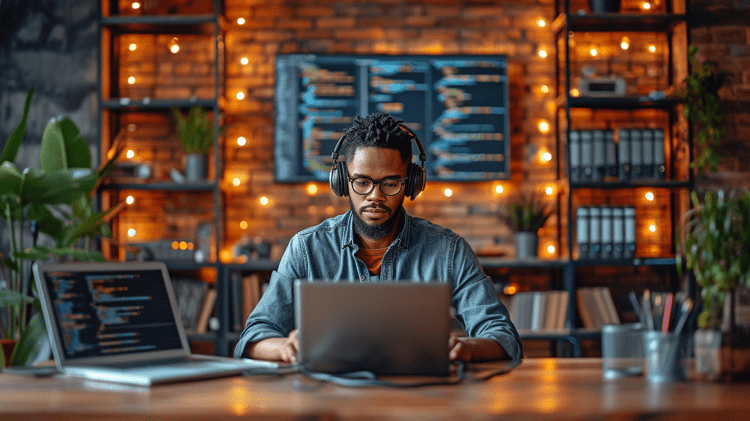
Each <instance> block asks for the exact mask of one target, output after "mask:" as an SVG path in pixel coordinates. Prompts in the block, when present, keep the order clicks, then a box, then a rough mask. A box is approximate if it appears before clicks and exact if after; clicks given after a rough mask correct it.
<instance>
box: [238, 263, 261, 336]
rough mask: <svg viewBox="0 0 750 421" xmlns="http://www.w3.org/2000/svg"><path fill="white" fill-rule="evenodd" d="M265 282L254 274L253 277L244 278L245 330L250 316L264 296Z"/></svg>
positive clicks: (243, 313)
mask: <svg viewBox="0 0 750 421" xmlns="http://www.w3.org/2000/svg"><path fill="white" fill-rule="evenodd" d="M262 288H263V280H262V279H261V277H260V276H258V274H256V273H253V274H251V275H248V276H245V277H243V278H242V297H243V298H242V318H243V320H244V322H243V325H242V326H243V328H244V326H245V323H247V319H248V318H249V317H250V314H251V313H252V312H253V310H255V306H257V305H258V302H260V297H261V296H262V295H263V290H262Z"/></svg>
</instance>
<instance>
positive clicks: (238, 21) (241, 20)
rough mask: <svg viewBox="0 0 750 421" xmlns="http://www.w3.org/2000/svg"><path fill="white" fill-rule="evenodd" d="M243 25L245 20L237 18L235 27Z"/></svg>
mask: <svg viewBox="0 0 750 421" xmlns="http://www.w3.org/2000/svg"><path fill="white" fill-rule="evenodd" d="M244 24H245V18H237V25H244Z"/></svg>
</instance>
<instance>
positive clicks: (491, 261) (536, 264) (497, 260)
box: [479, 257, 568, 269]
mask: <svg viewBox="0 0 750 421" xmlns="http://www.w3.org/2000/svg"><path fill="white" fill-rule="evenodd" d="M567 263H568V261H567V260H565V259H555V260H545V259H514V258H507V257H479V264H480V265H482V267H483V268H484V269H504V268H513V269H560V268H563V267H565V265H566V264H567Z"/></svg>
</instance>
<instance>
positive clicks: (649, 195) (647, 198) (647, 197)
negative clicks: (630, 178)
mask: <svg viewBox="0 0 750 421" xmlns="http://www.w3.org/2000/svg"><path fill="white" fill-rule="evenodd" d="M646 200H648V201H649V202H651V201H653V200H654V193H652V192H648V193H646Z"/></svg>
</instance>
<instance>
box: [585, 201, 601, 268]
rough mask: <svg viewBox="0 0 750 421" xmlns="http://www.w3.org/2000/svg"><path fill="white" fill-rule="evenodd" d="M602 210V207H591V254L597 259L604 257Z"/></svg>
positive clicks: (589, 256) (590, 255)
mask: <svg viewBox="0 0 750 421" xmlns="http://www.w3.org/2000/svg"><path fill="white" fill-rule="evenodd" d="M601 253H602V210H601V208H600V207H597V206H592V207H590V208H589V255H588V258H589V259H592V260H595V259H600V258H601V257H602V255H601Z"/></svg>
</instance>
